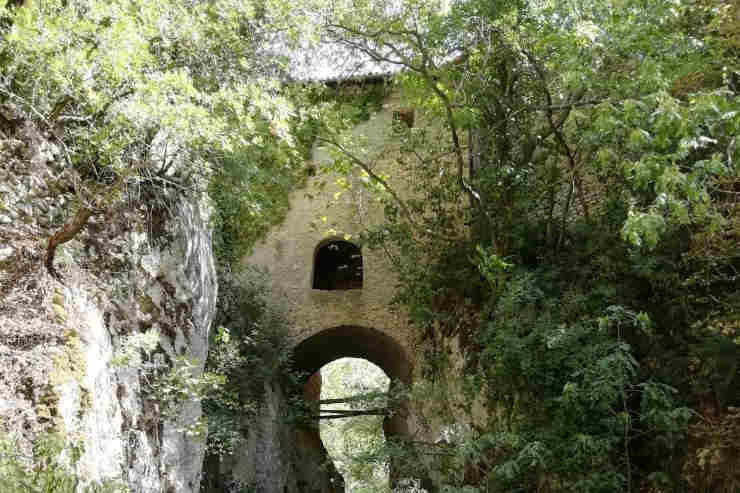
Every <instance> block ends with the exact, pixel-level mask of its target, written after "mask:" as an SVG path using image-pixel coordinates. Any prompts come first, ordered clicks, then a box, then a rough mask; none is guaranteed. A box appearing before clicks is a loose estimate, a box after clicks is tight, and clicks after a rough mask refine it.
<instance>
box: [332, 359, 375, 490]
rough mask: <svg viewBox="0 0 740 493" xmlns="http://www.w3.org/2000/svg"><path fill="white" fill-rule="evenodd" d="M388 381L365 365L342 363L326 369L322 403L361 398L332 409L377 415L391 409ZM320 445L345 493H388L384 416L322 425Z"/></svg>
mask: <svg viewBox="0 0 740 493" xmlns="http://www.w3.org/2000/svg"><path fill="white" fill-rule="evenodd" d="M388 385H389V381H388V377H387V376H386V375H385V374H384V373H383V371H382V370H381V369H380V368H378V367H376V366H375V365H373V364H372V363H369V362H367V361H363V360H356V359H352V358H343V359H340V360H337V361H334V362H332V363H330V364H328V365H326V366H324V367H323V368H322V369H321V399H322V400H323V399H337V398H346V397H348V396H358V397H357V398H356V399H352V400H350V401H348V402H344V403H341V404H331V405H326V406H324V407H326V408H331V409H355V410H356V409H373V408H382V407H386V406H387V405H388V399H387V391H388ZM319 429H320V432H321V440H322V442H323V443H324V446H325V447H326V449H327V451H328V453H329V456H330V457H331V459H332V461H333V462H334V465H335V466H336V468H337V469H338V471H339V473H340V474H341V475H342V477H343V478H344V482H345V488H346V489H347V490H348V491H353V492H358V493H365V492H367V493H370V492H380V491H387V490H388V450H387V449H386V447H385V436H384V433H383V417H382V416H356V417H351V418H345V419H336V420H323V421H320V422H319Z"/></svg>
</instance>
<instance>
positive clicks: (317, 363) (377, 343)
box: [292, 325, 412, 485]
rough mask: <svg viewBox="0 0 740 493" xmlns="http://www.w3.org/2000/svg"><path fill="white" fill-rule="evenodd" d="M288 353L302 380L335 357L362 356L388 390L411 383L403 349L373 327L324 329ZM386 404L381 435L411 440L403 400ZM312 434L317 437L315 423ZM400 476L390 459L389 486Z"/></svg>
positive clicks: (347, 326)
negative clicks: (379, 372) (383, 378)
mask: <svg viewBox="0 0 740 493" xmlns="http://www.w3.org/2000/svg"><path fill="white" fill-rule="evenodd" d="M292 356H293V369H294V370H296V371H298V372H300V374H302V375H305V378H306V381H308V379H309V378H310V377H311V376H313V375H314V374H315V373H316V372H317V371H319V370H320V369H321V367H323V366H324V365H326V364H328V363H331V362H332V361H335V360H337V359H339V358H362V359H365V360H367V361H369V362H371V363H373V364H375V365H376V366H378V367H379V368H380V369H381V370H383V371H384V372H385V374H386V375H387V376H388V378H390V380H391V384H390V385H391V390H392V389H393V386H394V385H399V384H402V385H404V386H406V387H409V386H410V385H411V377H412V366H411V362H410V360H409V357H408V354H407V353H406V351H405V349H404V348H403V347H402V346H401V345H400V344H399V343H398V342H397V341H396V340H395V339H394V338H393V337H391V336H389V335H387V334H385V333H383V332H381V331H379V330H377V329H372V328H368V327H361V326H355V325H342V326H338V327H333V328H329V329H325V330H322V331H320V332H318V333H316V334H314V335H312V336H310V337H308V338H307V339H305V340H303V341H302V342H300V343H299V344H298V345H296V347H295V348H294V349H293V355H292ZM389 406H391V415H390V416H388V417H386V418H385V419H384V420H383V432H384V434H385V438H386V440H388V441H392V442H396V443H398V444H403V443H405V442H407V441H408V440H410V439H411V437H410V433H409V426H408V421H407V419H408V410H407V403H406V402H405V401H404V400H403V399H400V400H399V399H396V400H393V401H392V403H389ZM315 434H316V437H317V438H318V426H317V427H316V428H315ZM318 440H319V441H320V438H318ZM322 446H323V445H322ZM401 477H403V474H402V471H401V470H400V468H399V467H398V464H394V461H393V460H391V464H390V474H389V479H390V483H391V485H394V484H395V483H396V481H397V480H398V479H399V478H401Z"/></svg>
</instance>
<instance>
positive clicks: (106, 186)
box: [0, 0, 740, 492]
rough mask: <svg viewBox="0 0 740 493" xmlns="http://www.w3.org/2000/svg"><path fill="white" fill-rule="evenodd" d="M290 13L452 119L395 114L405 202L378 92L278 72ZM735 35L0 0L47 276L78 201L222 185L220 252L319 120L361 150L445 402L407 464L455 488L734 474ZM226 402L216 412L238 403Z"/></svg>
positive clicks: (602, 16) (728, 483) (714, 3)
mask: <svg viewBox="0 0 740 493" xmlns="http://www.w3.org/2000/svg"><path fill="white" fill-rule="evenodd" d="M327 4H329V5H328V6H327ZM302 8H305V9H312V10H313V11H314V12H315V14H314V16H313V17H312V18H314V19H316V20H317V21H318V20H320V21H321V22H320V23H319V24H317V25H316V26H315V27H317V28H319V33H320V35H321V36H322V37H323V38H324V39H327V40H331V41H332V42H334V43H337V44H338V45H341V46H344V47H346V49H347V50H349V51H348V52H347V53H352V54H354V55H353V56H366V57H369V58H370V59H372V60H374V61H375V62H384V63H385V64H387V66H391V67H395V68H397V69H398V73H397V75H396V76H395V77H394V81H393V84H394V89H397V90H399V91H401V92H402V93H403V95H404V97H406V98H407V99H408V100H409V101H412V102H413V104H414V105H415V107H417V108H418V109H419V111H423V112H424V113H425V115H427V117H428V118H431V119H434V120H435V121H436V122H441V126H442V127H443V130H444V133H443V136H444V138H441V139H440V138H438V135H436V134H433V133H431V132H427V131H426V130H425V127H423V126H418V127H414V128H408V129H402V131H401V132H400V135H399V139H400V140H401V143H402V145H401V146H400V151H401V155H400V156H399V158H398V163H399V169H404V168H405V167H408V168H412V167H413V169H414V170H416V171H415V172H414V174H413V180H411V181H410V183H408V184H405V185H403V186H404V187H405V189H406V190H410V191H411V193H410V194H408V197H407V198H400V197H399V194H396V193H394V188H393V187H394V183H400V182H402V181H403V180H404V179H405V178H407V176H405V175H404V174H403V173H399V176H397V177H388V179H384V178H383V177H381V176H379V175H377V174H375V173H373V172H372V170H373V167H372V164H371V163H365V162H363V161H362V160H361V159H357V155H358V154H355V153H351V150H352V148H353V143H352V142H348V141H347V140H346V136H345V134H344V133H343V130H344V129H346V128H347V127H348V126H349V125H351V123H352V122H356V121H357V120H358V119H362V118H365V117H367V116H368V114H369V113H370V112H371V111H373V109H374V105H375V104H376V103H377V99H376V98H375V97H374V96H373V95H369V96H368V97H365V98H364V99H362V100H361V101H354V102H353V101H348V100H346V99H340V100H338V101H337V99H336V98H332V97H327V96H326V95H325V94H323V93H322V92H321V90H320V89H317V88H315V87H313V88H311V87H308V86H307V85H302V84H284V82H286V81H287V80H288V79H289V78H290V74H289V71H288V68H287V67H288V64H287V60H285V59H284V57H281V56H279V55H278V52H280V51H284V50H281V49H282V48H285V47H287V46H288V44H289V43H290V42H291V41H293V40H295V39H297V38H299V37H300V36H302V35H304V34H305V33H299V32H297V30H296V28H295V27H294V26H290V25H288V24H289V21H290V19H291V18H293V17H294V16H295V15H296V14H295V11H291V12H292V13H289V9H302ZM739 33H740V6H738V5H737V3H730V2H723V1H721V0H680V1H677V0H676V1H674V0H671V1H669V0H655V1H650V2H646V1H642V0H601V1H596V0H573V1H567V2H555V1H549V0H539V1H538V0H531V1H525V0H518V1H512V0H506V1H501V0H459V1H439V2H437V1H428V0H427V1H425V0H408V1H405V2H398V3H394V4H393V5H386V3H385V2H373V1H370V0H353V1H349V0H348V1H335V2H327V3H324V2H320V1H319V0H316V1H314V2H309V1H305V2H291V3H288V2H281V1H278V0H263V1H259V0H255V1H246V2H245V1H220V2H199V1H193V2H179V1H175V0H167V1H158V2H137V1H130V2H118V1H97V0H86V1H71V2H67V1H63V0H58V1H43V2H33V1H30V0H27V1H25V2H18V1H2V0H0V35H1V36H2V38H1V39H0V106H2V107H3V108H4V110H3V112H2V113H0V116H1V118H0V130H1V131H2V132H6V133H9V132H10V130H11V129H15V127H17V126H20V125H22V124H24V123H25V122H32V123H33V124H34V125H36V126H37V127H38V128H42V129H44V130H45V131H46V132H47V134H48V137H49V138H50V139H51V140H52V141H54V142H55V144H56V145H57V146H58V150H57V152H58V156H59V169H58V170H57V171H58V175H59V190H60V196H62V195H63V196H64V197H66V198H65V200H66V203H67V206H66V214H65V215H64V216H63V217H58V218H55V221H56V225H57V226H58V227H59V230H60V231H61V232H62V233H64V234H60V235H59V236H57V235H55V237H54V238H52V239H51V240H52V241H50V242H49V257H50V259H51V260H50V261H49V270H50V272H51V273H53V274H56V273H55V271H54V268H53V259H54V255H53V254H54V249H55V248H56V245H57V244H58V243H60V242H63V241H68V240H69V239H70V238H71V237H73V236H74V234H76V233H77V232H78V231H79V230H80V229H81V228H84V227H85V223H86V221H87V219H88V218H89V217H90V216H91V215H93V214H105V212H106V210H110V209H112V208H116V207H122V206H123V205H124V202H125V200H129V199H131V198H132V197H138V198H145V199H150V198H152V197H157V196H159V195H158V194H161V192H163V191H164V192H167V193H180V192H183V191H185V192H188V193H190V192H193V191H196V190H205V191H208V192H210V195H211V198H212V199H213V203H214V205H215V225H216V227H217V230H218V244H217V247H218V252H219V255H220V256H221V258H220V260H221V261H222V263H223V265H222V269H223V270H224V272H225V273H226V274H228V269H229V266H230V264H231V263H232V262H233V260H234V259H236V258H238V257H240V256H241V255H242V254H244V253H245V252H246V251H248V249H249V247H250V245H251V243H253V242H254V241H255V240H256V239H257V238H258V236H259V235H260V234H263V233H264V232H265V231H266V230H267V228H269V226H271V225H273V224H275V223H276V222H278V221H279V220H280V218H281V217H282V215H283V214H284V213H285V211H286V210H287V208H288V205H289V204H288V201H287V195H288V193H289V192H290V191H292V190H293V189H295V188H296V187H298V186H300V184H301V183H302V181H303V178H304V176H305V171H304V170H303V163H304V162H305V158H306V156H307V153H308V150H309V149H310V146H311V145H312V143H313V142H314V139H316V138H319V139H322V141H323V142H325V143H327V144H332V143H333V144H334V148H335V149H336V150H337V154H336V157H337V159H336V160H335V162H334V164H333V170H334V171H337V172H348V171H349V170H351V169H352V168H354V167H357V166H359V167H361V168H362V169H363V170H364V171H365V172H366V173H367V174H368V176H369V177H370V180H371V181H374V183H375V185H377V187H375V188H374V189H375V190H376V191H377V193H378V197H379V199H380V200H383V201H384V204H385V211H386V222H385V223H384V224H383V225H382V226H381V227H379V228H377V229H376V230H368V231H366V232H365V235H364V241H365V242H366V244H367V245H368V246H371V247H373V246H375V247H383V248H385V250H386V251H387V252H388V253H389V254H390V255H392V257H393V260H394V265H395V266H396V268H397V270H398V274H399V279H400V283H399V286H398V293H399V295H398V299H397V302H398V303H399V304H401V305H403V306H405V307H406V308H407V309H408V310H409V313H410V316H411V318H412V321H413V323H414V327H415V328H416V330H417V331H418V333H419V335H420V338H421V339H422V340H423V341H424V344H425V346H424V347H425V348H426V351H427V357H426V361H427V363H428V365H427V366H428V367H427V368H425V372H424V374H425V377H426V379H427V381H426V382H419V386H418V388H417V389H411V390H410V392H412V395H413V392H415V391H416V392H426V395H427V396H428V395H429V392H431V391H432V390H433V389H436V390H437V391H438V394H439V395H438V398H437V399H436V401H435V405H434V406H427V407H425V408H423V409H421V410H420V412H422V413H427V414H430V413H431V414H433V416H430V418H432V419H433V420H435V421H436V422H444V423H446V425H447V426H446V430H447V433H446V445H445V448H444V450H443V451H442V452H440V451H439V449H435V451H434V453H433V454H432V453H430V454H429V456H430V457H434V460H430V461H424V462H423V463H420V464H418V466H419V475H420V477H423V476H428V477H432V476H434V477H435V480H436V481H437V482H438V483H441V484H444V485H445V487H446V488H447V489H448V491H484V490H485V491H553V492H554V491H562V492H565V491H584V492H606V491H646V492H647V491H654V492H658V491H665V492H668V491H718V492H731V491H737V490H738V489H740V473H738V471H737V469H736V467H735V465H736V464H737V461H738V460H739V457H740V446H739V445H738V437H739V436H740V421H739V419H738V407H740V376H739V375H740V374H739V372H738V369H739V365H740V363H739V362H740V346H739V345H740V332H739V331H740V316H739V315H738V312H739V311H740V292H739V291H738V285H740V282H739V281H740V274H738V272H739V271H740V248H739V247H738V244H740V199H739V197H740V169H739V168H738V161H740V142H738V140H739V139H738V134H740V34H739ZM279 48H280V49H279ZM334 103H337V104H334ZM6 110H7V111H6ZM439 126H440V125H438V127H439ZM155 202H156V201H155ZM247 299H249V298H247ZM235 303H240V302H239V301H236V302H235ZM231 322H233V321H231ZM252 322H254V321H252ZM229 323H230V322H229V321H226V322H224V324H226V325H229ZM234 323H235V322H234ZM242 325H244V328H243V330H244V331H245V333H239V334H235V333H233V334H232V333H229V332H224V331H221V332H218V338H219V339H218V341H214V342H219V344H218V345H217V346H216V347H217V348H218V350H217V351H215V352H214V355H213V357H212V359H213V361H212V363H211V364H212V365H215V366H214V369H216V370H218V371H221V372H223V373H225V374H227V376H228V372H229V371H230V370H229V368H231V369H232V370H233V368H234V365H236V364H237V363H238V364H239V365H243V364H244V361H243V358H245V357H246V356H245V354H246V355H247V356H248V353H249V351H250V349H249V348H250V347H251V346H250V344H248V343H247V342H245V339H244V337H252V338H254V337H257V335H256V334H257V333H253V329H254V327H256V326H252V325H249V324H242ZM268 325H269V323H268ZM257 332H259V331H257ZM275 333H276V331H272V332H270V331H267V332H265V333H264V334H262V335H260V336H259V337H261V339H260V347H261V348H265V347H267V346H269V345H270V344H269V343H270V342H271V341H273V339H272V337H273V335H274V334H275ZM260 334H261V333H260ZM237 336H238V340H237V341H236V342H235V341H234V339H232V337H235V338H236V337H237ZM242 336H243V337H242ZM453 341H454V343H455V344H459V345H460V347H462V348H463V351H464V352H465V355H466V361H465V365H466V372H465V375H466V377H465V378H463V379H454V378H451V373H452V370H451V369H450V366H449V364H450V362H449V361H447V360H446V358H445V355H446V354H447V351H446V348H447V347H448V346H449V345H450V344H452V343H453ZM274 342H275V343H276V344H277V343H278V342H279V343H280V344H282V342H280V341H279V340H277V339H275V341H274ZM278 346H279V345H278ZM234 347H236V349H234ZM273 349H274V352H269V351H268V352H267V353H265V354H272V355H278V356H279V357H278V359H280V358H281V357H282V355H284V353H285V351H283V348H282V347H281V346H279V347H278V348H273ZM218 351H220V352H218ZM229 351H231V352H230V353H229ZM276 357H277V356H276ZM235 361H236V362H237V363H235ZM251 361H252V364H253V366H254V369H255V371H256V370H257V369H260V368H263V365H262V363H261V362H263V361H264V355H256V356H255V357H254V359H253V360H251ZM281 362H282V361H281ZM219 365H220V366H219ZM230 365H231V366H230ZM277 366H279V365H277ZM271 368H272V367H271ZM239 371H241V370H239ZM237 377H238V375H236V376H234V378H237ZM442 384H447V385H451V386H454V388H455V389H457V390H459V391H461V392H462V395H464V396H466V399H463V400H462V402H448V400H447V397H449V396H450V395H456V394H457V393H458V392H446V391H444V385H442ZM430 389H432V390H430ZM481 389H482V390H481ZM227 390H228V391H230V392H232V393H233V392H235V390H234V388H231V389H228V386H227ZM221 397H222V398H219V397H216V398H214V399H213V400H212V401H210V402H207V403H206V404H207V407H208V406H210V408H209V410H210V411H211V414H212V417H213V419H221V420H228V419H231V418H230V416H231V415H230V414H229V412H230V411H229V409H230V408H232V407H233V406H235V404H234V403H233V401H232V400H230V399H229V395H226V394H224V395H222V396H221ZM412 400H413V399H412ZM427 400H428V399H427ZM473 403H476V405H482V406H483V407H485V408H486V409H488V410H489V411H490V412H489V413H488V415H487V417H486V418H485V419H483V418H480V416H477V417H472V414H473V410H472V408H473ZM243 404H244V403H241V404H240V405H243ZM232 411H233V409H232ZM242 411H245V410H244V409H241V408H240V409H239V412H242ZM465 412H467V413H469V414H470V415H471V417H467V416H465V417H464V414H465ZM229 426H231V425H228V424H224V426H223V427H222V428H220V429H222V430H229V429H231V428H229ZM212 443H214V444H216V445H214V446H216V447H218V446H221V445H223V444H227V445H224V446H226V447H227V448H228V443H229V439H228V437H221V438H219V437H218V436H214V437H213V441H212ZM219 444H221V445H219ZM427 466H428V469H429V471H427V470H425V468H426V467H427ZM432 471H434V472H432Z"/></svg>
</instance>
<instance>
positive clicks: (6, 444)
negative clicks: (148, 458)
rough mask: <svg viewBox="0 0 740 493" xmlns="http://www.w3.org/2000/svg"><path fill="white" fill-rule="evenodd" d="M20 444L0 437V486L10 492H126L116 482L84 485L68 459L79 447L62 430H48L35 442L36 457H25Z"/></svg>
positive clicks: (73, 458)
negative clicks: (66, 438)
mask: <svg viewBox="0 0 740 493" xmlns="http://www.w3.org/2000/svg"><path fill="white" fill-rule="evenodd" d="M20 450H21V449H20V448H19V447H18V444H17V443H15V442H14V441H13V440H12V439H10V438H7V437H3V439H2V440H0V488H2V491H3V492H7V493H77V492H78V491H83V492H84V493H126V492H127V491H128V489H127V488H125V487H123V486H121V485H120V484H119V483H118V482H116V481H105V482H104V483H99V482H92V483H90V484H87V485H86V486H84V488H82V489H81V490H80V489H79V487H80V485H81V481H80V478H78V477H77V476H76V475H75V474H74V472H73V471H72V469H71V468H70V464H69V462H70V461H71V462H72V463H75V462H76V461H77V460H78V459H79V457H80V455H81V452H82V451H81V450H80V446H79V445H76V444H74V443H71V444H70V443H68V442H67V441H66V440H65V439H64V437H63V436H62V435H61V434H60V433H55V432H46V433H43V434H41V435H39V436H38V437H37V438H36V440H35V441H34V443H33V456H32V457H24V456H23V455H22V453H21V452H20Z"/></svg>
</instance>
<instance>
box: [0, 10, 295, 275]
mask: <svg viewBox="0 0 740 493" xmlns="http://www.w3.org/2000/svg"><path fill="white" fill-rule="evenodd" d="M287 8H288V6H287V3H284V2H280V1H261V0H258V1H254V2H241V1H239V2H237V1H233V2H219V3H218V5H216V4H213V3H211V2H198V1H196V2H190V3H187V4H186V3H183V2H178V1H168V2H157V3H156V4H150V3H145V2H143V3H142V2H107V1H105V2H104V1H97V0H85V1H75V2H65V1H51V2H26V3H25V4H22V5H16V4H15V3H13V4H6V3H5V2H3V4H2V6H0V9H1V10H0V17H2V18H3V19H5V22H4V23H3V24H2V27H1V29H2V40H1V41H0V59H2V63H1V64H0V65H1V68H0V104H2V105H4V107H5V108H6V109H8V110H9V111H11V113H13V114H14V115H16V116H15V117H13V118H10V119H9V118H5V120H6V123H7V122H12V123H13V125H11V127H7V126H6V130H7V132H6V133H8V132H9V133H11V134H12V133H14V132H17V131H19V129H20V127H21V126H22V124H23V123H24V122H32V123H33V124H34V125H36V126H37V127H38V128H39V129H41V130H42V131H43V132H44V133H45V134H47V135H48V136H49V138H50V139H51V142H52V144H53V146H55V148H54V149H53V150H54V151H55V152H56V153H57V156H58V161H57V168H58V169H57V170H56V173H57V175H58V178H59V181H60V183H59V189H60V190H62V191H63V192H65V193H67V194H68V195H71V196H72V197H73V199H72V200H69V207H68V208H67V217H66V218H64V219H63V220H62V222H61V226H60V228H59V231H58V232H57V233H56V234H54V235H53V236H52V237H51V238H50V239H49V242H48V249H47V250H48V252H47V267H48V270H49V272H50V273H52V274H55V275H56V271H55V270H54V267H53V260H54V254H55V250H56V248H57V246H58V245H60V244H62V243H64V242H67V241H69V240H70V239H72V238H74V237H75V236H76V235H77V233H78V232H79V231H80V230H81V229H82V228H84V227H85V225H86V224H87V222H88V219H89V218H90V216H92V215H97V214H105V213H106V212H110V211H111V210H114V209H116V208H117V207H119V206H120V205H121V203H122V202H123V201H124V200H125V199H126V197H128V198H132V197H137V196H138V197H142V196H143V197H149V196H148V195H147V194H148V193H149V192H148V191H151V190H175V191H177V192H178V193H180V192H183V191H185V190H190V189H192V188H193V187H198V186H200V188H203V187H202V186H203V184H205V183H206V182H207V180H208V177H209V176H211V174H212V173H213V171H214V170H217V169H218V168H219V167H220V166H222V165H223V163H224V161H225V160H231V161H232V162H233V161H234V159H235V158H232V157H231V156H236V155H238V156H242V157H241V158H238V159H239V161H238V165H236V167H237V168H238V167H244V168H245V169H247V170H252V172H253V173H259V170H260V166H262V165H263V164H264V161H262V160H259V159H257V160H251V161H247V160H245V159H243V156H245V155H253V154H258V153H262V154H266V153H271V154H276V153H277V154H279V155H278V156H273V157H277V161H278V162H280V163H282V166H284V174H285V175H290V174H291V173H292V169H293V167H294V166H295V165H296V163H297V162H298V159H297V157H298V155H299V154H298V151H297V150H296V149H295V146H294V141H293V138H292V135H291V131H290V122H291V119H293V118H294V105H293V103H292V102H291V101H290V100H289V99H288V97H286V96H285V95H284V94H281V93H280V91H278V90H277V89H278V87H279V82H278V81H279V78H278V77H279V76H280V75H281V66H282V63H281V60H280V58H278V57H277V56H276V55H274V54H273V55H270V51H271V47H274V46H278V45H280V43H286V42H287V41H286V40H287V39H288V37H287V36H285V35H284V30H285V29H286V26H285V24H282V23H281V22H282V21H283V20H284V19H285V18H286V17H287V16H285V15H284V13H285V10H286V9H287ZM279 21H280V22H279ZM278 37H280V39H277V38H278ZM272 51H273V52H274V51H276V50H275V49H272ZM270 149H274V150H270ZM234 167H235V165H233V164H232V165H231V169H233V168H234ZM245 173H248V172H244V171H243V172H241V174H242V175H243V174H245ZM265 188H266V187H265ZM268 193H269V192H268ZM278 193H280V194H283V193H284V190H282V189H280V191H279V192H278ZM155 195H156V194H155ZM255 200H256V202H259V198H257V199H255ZM254 209H255V211H253V215H254V216H259V215H260V214H261V213H260V212H259V208H258V207H255V208H254ZM270 220H271V219H267V220H266V221H267V222H269V221H270Z"/></svg>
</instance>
